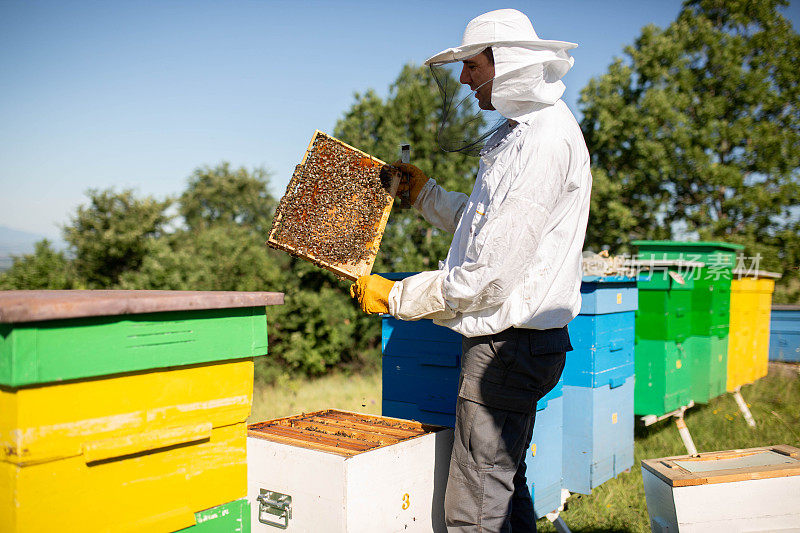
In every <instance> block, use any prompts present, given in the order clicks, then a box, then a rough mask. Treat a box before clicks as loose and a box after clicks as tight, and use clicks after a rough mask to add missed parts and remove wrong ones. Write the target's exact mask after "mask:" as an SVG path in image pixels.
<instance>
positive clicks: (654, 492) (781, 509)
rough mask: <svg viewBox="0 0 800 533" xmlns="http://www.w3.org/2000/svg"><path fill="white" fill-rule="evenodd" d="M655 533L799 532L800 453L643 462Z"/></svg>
mask: <svg viewBox="0 0 800 533" xmlns="http://www.w3.org/2000/svg"><path fill="white" fill-rule="evenodd" d="M642 481H643V482H644V492H645V496H646V498H647V511H648V513H649V514H650V528H651V530H652V531H653V533H677V532H680V533H684V532H686V533H693V532H698V533H699V532H703V533H713V532H721V533H738V532H746V531H747V532H755V531H761V532H767V531H781V532H784V533H789V532H800V449H798V448H795V447H793V446H786V445H779V446H766V447H763V448H750V449H746V450H728V451H722V452H709V453H701V454H699V456H697V457H692V456H689V455H686V456H678V457H665V458H662V459H648V460H645V461H642Z"/></svg>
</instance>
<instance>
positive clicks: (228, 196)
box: [178, 162, 276, 240]
mask: <svg viewBox="0 0 800 533" xmlns="http://www.w3.org/2000/svg"><path fill="white" fill-rule="evenodd" d="M268 184H269V174H268V173H267V171H266V170H264V169H262V168H256V169H254V170H253V171H252V172H249V171H248V170H247V169H245V168H244V167H240V168H238V169H232V168H231V166H230V163H228V162H222V163H221V164H219V165H217V166H216V167H213V168H211V167H208V166H205V167H201V168H198V169H196V170H195V171H194V173H192V175H191V177H190V178H189V184H188V187H187V189H186V191H184V193H183V194H182V195H181V197H180V199H179V200H178V203H179V211H180V214H181V216H183V218H184V221H185V222H186V225H187V226H188V228H189V229H192V230H196V229H201V228H204V227H207V226H210V225H213V224H215V223H219V222H227V223H233V224H238V225H242V226H247V227H250V228H252V229H253V230H254V231H256V232H258V233H260V234H265V233H266V232H267V231H268V230H269V223H270V220H271V219H272V213H273V212H274V211H275V205H276V201H275V199H274V198H273V197H272V195H271V194H270V193H269V191H268ZM265 240H266V236H265Z"/></svg>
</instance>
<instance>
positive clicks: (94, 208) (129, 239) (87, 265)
mask: <svg viewBox="0 0 800 533" xmlns="http://www.w3.org/2000/svg"><path fill="white" fill-rule="evenodd" d="M87 194H88V195H89V205H88V206H83V205H82V206H80V207H78V209H77V212H76V214H75V215H74V216H73V217H72V220H71V223H70V224H69V225H67V226H66V227H65V228H64V239H65V240H66V241H67V242H68V243H69V245H70V248H71V251H72V253H73V254H74V257H75V259H74V261H73V265H74V267H75V271H76V274H77V276H78V278H79V279H80V280H81V281H82V283H83V284H84V285H85V286H86V287H87V288H90V289H109V288H113V287H115V286H117V285H118V283H119V281H120V278H121V277H122V276H123V275H124V274H126V273H127V272H133V271H136V270H138V269H139V267H140V266H141V264H142V262H143V261H144V259H145V257H146V256H147V255H148V253H149V251H150V247H151V245H152V241H153V240H154V239H157V238H159V237H160V236H162V235H163V234H164V231H165V225H166V224H167V222H169V220H170V217H169V216H168V215H167V214H166V209H167V207H169V205H170V203H171V202H170V200H165V201H159V200H156V199H154V198H151V197H146V198H142V199H139V198H136V197H135V196H134V193H133V191H132V190H124V191H122V192H119V193H118V192H115V191H114V190H112V189H108V190H103V191H100V190H90V191H89V192H88V193H87Z"/></svg>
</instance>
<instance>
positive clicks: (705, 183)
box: [581, 0, 800, 282]
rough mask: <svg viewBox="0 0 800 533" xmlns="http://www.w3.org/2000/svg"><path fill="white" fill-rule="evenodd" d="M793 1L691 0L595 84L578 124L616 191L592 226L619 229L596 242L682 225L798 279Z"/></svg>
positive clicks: (799, 189)
mask: <svg viewBox="0 0 800 533" xmlns="http://www.w3.org/2000/svg"><path fill="white" fill-rule="evenodd" d="M787 5H788V2H787V1H785V0H763V1H755V0H691V1H687V2H686V3H685V4H684V6H683V9H682V10H681V12H680V14H679V15H678V17H677V19H676V20H675V22H673V23H672V24H670V25H669V26H668V27H667V28H665V29H660V28H657V27H655V26H652V25H650V26H646V27H645V28H643V30H642V34H641V35H640V36H639V38H638V39H637V40H636V42H635V43H634V45H633V46H629V47H627V48H626V49H625V53H626V55H627V58H626V59H625V60H623V59H617V60H616V61H615V62H614V63H613V64H612V65H611V66H610V67H609V70H608V72H607V73H606V74H604V75H602V76H600V77H598V78H595V79H592V80H591V81H590V82H589V84H588V85H587V87H586V88H585V89H584V90H583V91H582V95H581V107H582V111H583V115H584V118H583V121H582V128H583V130H584V135H585V137H586V141H587V144H588V146H589V150H590V152H591V154H592V165H593V168H594V169H595V172H598V173H599V172H602V173H604V174H605V176H607V178H608V181H609V182H610V189H609V190H608V192H611V193H617V194H618V195H619V196H618V199H619V202H618V203H617V204H613V203H609V204H607V205H603V203H602V202H601V205H593V208H594V211H593V212H592V213H591V215H590V216H591V220H590V224H589V226H590V228H592V227H599V228H601V229H607V228H604V224H608V222H609V221H613V220H617V221H620V224H621V226H622V228H623V229H624V231H622V232H617V231H614V230H612V231H611V232H607V233H603V232H602V231H591V230H590V240H589V242H590V244H602V242H601V241H602V240H604V237H605V238H608V237H609V236H610V237H611V238H612V239H613V240H614V242H609V243H608V244H612V245H614V244H615V245H619V244H624V243H625V241H626V239H625V234H626V233H627V234H628V235H630V236H631V237H633V238H657V239H663V238H671V237H673V234H674V229H675V228H676V227H682V228H685V229H684V231H685V232H688V233H689V234H696V235H697V236H699V238H700V239H716V240H726V241H732V242H739V243H743V244H746V245H747V247H748V248H747V254H748V255H752V254H754V253H755V252H757V251H762V252H763V255H764V261H765V262H764V263H762V265H761V267H762V268H764V267H765V266H766V267H769V268H771V269H773V270H774V269H777V270H778V271H782V272H784V274H785V275H787V276H788V277H789V278H791V277H793V276H794V275H796V274H792V271H791V270H790V267H791V266H796V265H797V263H796V262H795V263H794V264H792V263H791V261H792V260H794V261H796V260H797V256H798V251H797V248H796V247H797V245H798V243H797V238H796V235H797V230H798V218H799V217H800V212H798V208H797V207H796V204H797V198H800V184H799V183H798V177H799V176H800V171H799V170H798V169H799V168H800V108H798V102H800V84H799V83H798V81H799V80H800V71H798V69H797V67H796V64H795V63H796V58H797V57H800V36H798V34H797V32H795V31H794V30H793V29H792V26H791V23H790V22H789V21H787V20H786V19H785V18H784V17H783V16H782V15H781V14H780V12H779V10H778V8H779V7H781V6H783V7H785V6H787ZM612 211H616V212H617V213H616V215H614V214H612ZM597 221H601V222H602V224H597ZM792 258H794V259H792ZM788 281H789V280H787V282H788Z"/></svg>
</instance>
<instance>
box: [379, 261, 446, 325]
mask: <svg viewBox="0 0 800 533" xmlns="http://www.w3.org/2000/svg"><path fill="white" fill-rule="evenodd" d="M446 274H447V272H445V271H444V270H433V271H427V272H420V273H419V274H415V275H414V276H410V277H408V278H406V279H404V280H401V281H398V282H396V283H395V284H394V286H393V287H392V290H391V291H390V292H389V314H390V315H392V316H393V317H395V318H399V319H400V320H419V319H421V318H438V319H443V320H446V319H449V318H454V317H455V316H456V314H455V312H453V310H451V309H449V308H448V307H447V304H446V303H445V301H444V294H443V293H442V282H443V281H444V277H445V275H446Z"/></svg>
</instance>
